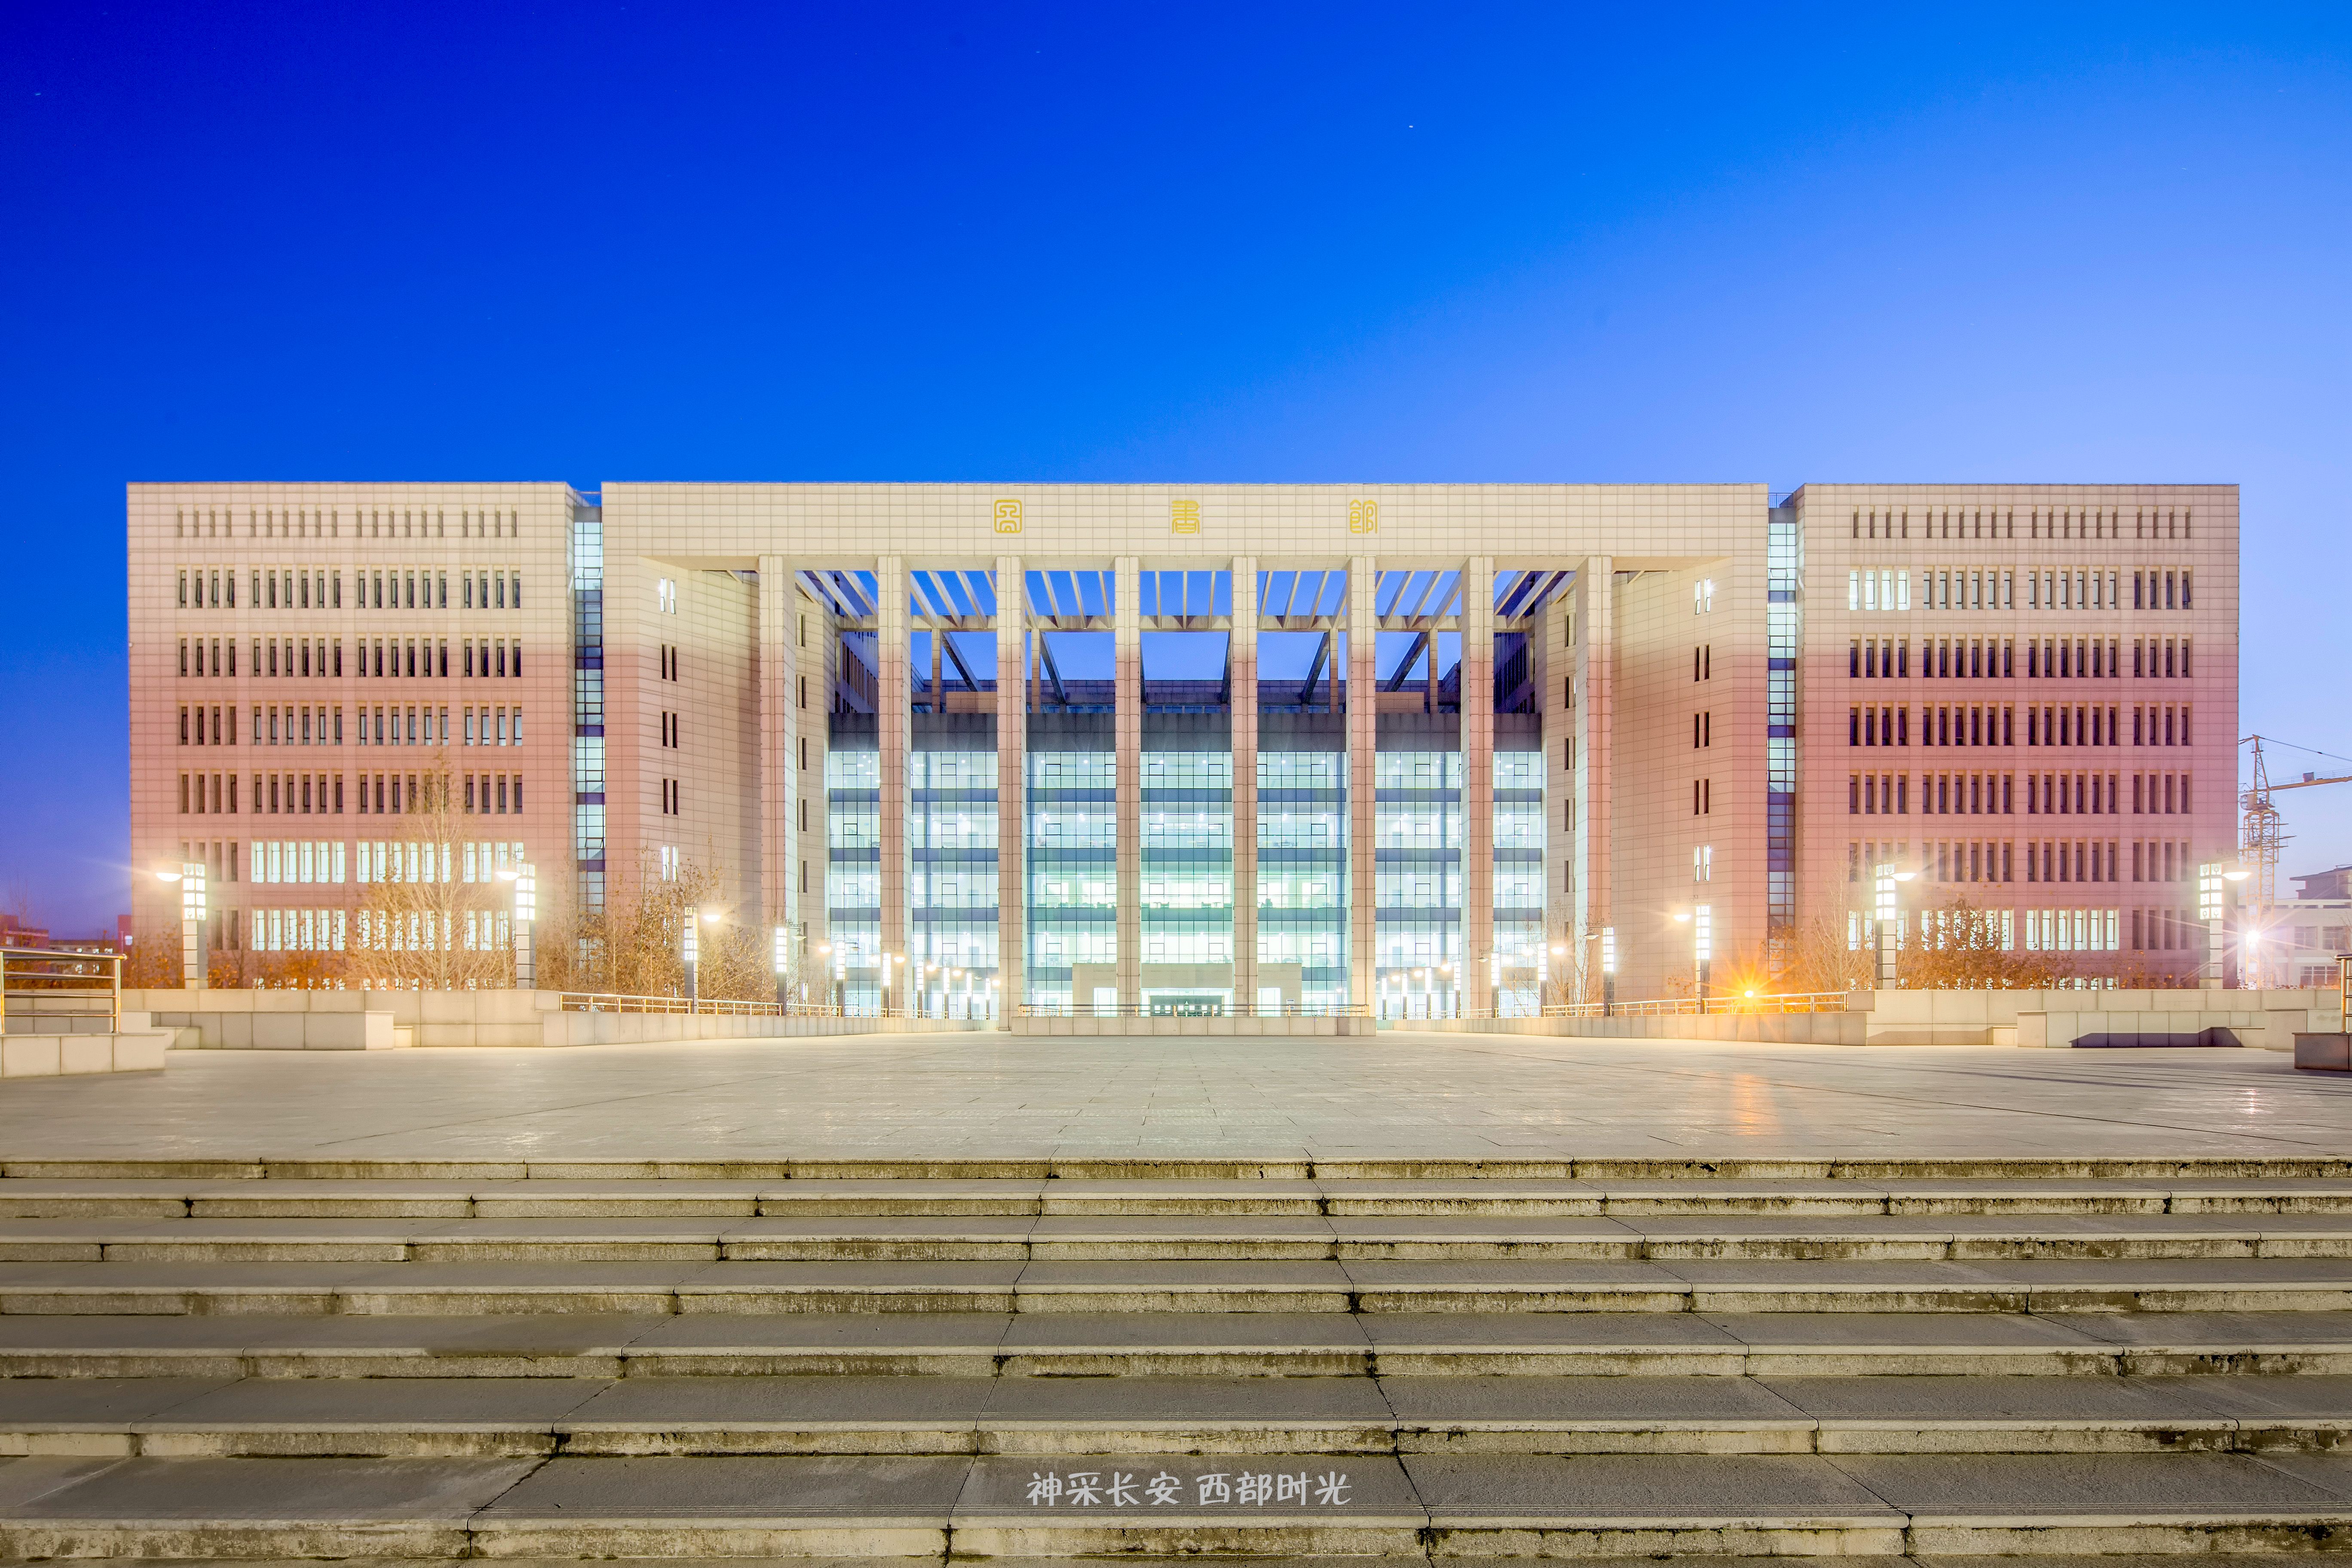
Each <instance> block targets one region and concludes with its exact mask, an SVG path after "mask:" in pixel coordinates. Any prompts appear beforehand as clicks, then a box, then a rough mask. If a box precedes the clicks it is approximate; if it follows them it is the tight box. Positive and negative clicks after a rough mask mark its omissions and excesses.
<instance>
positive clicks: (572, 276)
mask: <svg viewBox="0 0 2352 1568" xmlns="http://www.w3.org/2000/svg"><path fill="white" fill-rule="evenodd" d="M2347 258H2352V10H2347V8H2346V7H2344V6H2341V5H2312V6H2297V5H2210V6H2177V5H2116V6H2096V5H2046V4H2042V5H2023V6H2001V5H1969V6H1966V7H1961V6H1951V7H1948V8H1946V9H1943V10H1941V11H1937V10H1934V9H1930V8H1926V7H1917V6H1886V5H1870V6H1859V7H1853V8H1850V9H1839V8H1832V7H1829V6H1811V7H1789V8H1772V7H1768V6H1759V5H1738V6H1734V5H1715V6H1709V5H1683V6H1678V7H1650V6H1627V5H1609V6H1590V7H1581V8H1580V7H1575V6H1570V5H1546V6H1530V7H1526V8H1511V7H1506V6H1500V5H1445V6H1436V5H1432V6H1427V7H1423V8H1406V7H1391V6H1378V5H1370V6H1368V5H1331V6H1321V7H1314V6H1307V5H1279V4H1277V5H1263V4H1261V5H1251V6H1235V7H1232V8H1229V9H1222V10H1221V9H1214V8H1209V7H1202V6H1156V7H1143V6H1134V5H1093V6H1082V7H1081V6H1073V7H1068V8H1059V9H1057V8H1045V7H1022V6H1013V5H1003V6H990V7H985V8H979V7H975V8H949V7H924V6H914V5H837V6H829V7H827V6H808V5H799V6H786V5H761V6H744V7H740V8H730V7H723V6H715V5H695V6H687V5H675V6H673V5H614V4H610V3H608V0H565V3H562V4H547V5H500V4H496V3H482V0H473V3H468V4H466V5H430V4H402V5H372V4H351V3H339V4H335V5H308V4H306V5H282V6H280V5H257V4H240V5H210V6H164V5H113V6H110V7H100V6H99V5H92V4H74V5H56V4H39V3H34V0H19V3H17V4H14V5H9V6H7V7H6V8H5V10H4V11H0V300H5V306H0V472H4V473H5V480H6V485H5V495H6V497H7V498H8V499H7V500H6V502H5V512H0V541H5V545H6V554H5V575H4V576H0V580H5V583H6V584H7V589H8V591H7V593H6V596H5V605H6V607H5V612H0V617H5V618H0V690H5V693H6V697H7V711H8V723H7V725H6V731H5V742H0V904H5V902H6V901H9V900H14V899H19V898H21V899H22V900H26V902H28V903H29V904H30V906H31V909H32V910H33V911H34V912H35V913H37V914H38V915H41V916H43V917H46V918H47V919H48V920H50V921H55V922H57V923H58V925H59V927H60V928H79V927H90V926H96V925H98V924H100V923H101V922H104V921H108V920H110V917H111V916H112V915H113V914H114V913H115V912H116V911H117V910H121V909H122V908H124V907H126V904H125V899H126V890H125V889H126V887H127V877H128V872H127V869H126V868H125V866H124V864H123V862H124V858H125V856H126V853H127V847H126V843H125V838H126V831H127V826H126V825H127V819H128V817H127V806H126V787H125V769H126V744H125V739H124V734H123V713H124V700H123V683H124V658H123V646H124V641H125V638H126V636H127V633H128V628H127V627H126V626H125V624H124V609H123V592H122V576H123V543H122V487H123V485H124V483H125V482H126V481H130V480H139V479H289V480H290V479H570V480H572V481H573V482H575V483H578V484H582V485H593V484H594V483H595V482H597V481H600V480H604V479H999V480H1010V479H1033V480H1055V479H1092V480H1142V479H1181V480H1195V481H1212V480H1237V481H1256V480H1329V481H1348V480H1354V481H1366V480H1441V479H1443V480H1505V481H1525V480H1605V481H1635V480H1675V479H1682V480H1748V481H1762V482H1766V483H1769V484H1771V485H1773V486H1774V487H1776V488H1785V487H1788V486H1790V485H1794V484H1796V483H1798V482H1801V481H1803V480H1807V479H1813V480H1822V481H1830V480H1844V481H1862V480H1873V479H1889V480H1901V479H1914V480H2020V481H2025V480H2031V481H2045V480H2046V481H2063V480H2078V481H2089V480H2165V481H2235V482H2237V483H2239V484H2241V485H2242V486H2243V487H2244V493H2243V504H2244V552H2245V554H2244V564H2245V574H2246V592H2245V616H2244V626H2243V632H2244V639H2245V668H2244V676H2245V679H2244V689H2243V719H2242V727H2243V728H2244V729H2245V730H2248V731H2257V730H2258V731H2263V732H2265V733H2273V732H2274V733H2276V734H2278V735H2280V736H2283V737H2284V738H2286V739H2287V740H2290V741H2293V742H2299V743H2301V744H2304V745H2307V746H2315V747H2320V748H2324V749H2326V750H2327V751H2330V752H2340V753H2344V754H2346V755H2352V680H2347V660H2346V657H2345V652H2346V642H2345V631H2346V620H2345V617H2344V611H2343V605H2344V603H2345V598H2346V592H2347V584H2352V545H2347V540H2346V530H2345V526H2344V521H2345V520H2344V510H2345V498H2346V496H2347V493H2352V482H2347V481H2352V472H2347V468H2352V456H2347V420H2346V411H2347V382H2352V331H2347V300H2352V289H2347V282H2352V277H2348V276H2347V274H2352V260H2347ZM2311 767H2319V768H2322V769H2324V770H2326V771H2336V772H2352V766H2347V767H2336V766H2332V765H2331V764H2330V763H2328V762H2327V761H2326V759H2324V758H2315V757H2313V756H2310V755H2308V754H2305V753H2301V752H2282V753H2280V754H2279V755H2278V757H2277V759H2276V761H2275V762H2274V763H2273V771H2274V773H2275V772H2280V771H2284V772H2285V773H2289V774H2294V773H2300V772H2301V771H2302V770H2303V769H2305V768H2311ZM2282 803H2283V805H2284V806H2285V808H2286V811H2287V814H2288V820H2289V826H2290V828H2291V830H2293V831H2294V832H2295V833H2296V834H2298V836H2299V837H2298V840H2297V842H2295V843H2294V844H2293V845H2291V846H2290V847H2289V849H2288V851H2287V857H2286V862H2285V864H2284V867H2283V868H2282V869H2283V871H2284V872H2287V873H2293V872H2296V871H2305V870H2311V869H2315V868H2322V867H2326V866H2330V865H2334V864H2337V863H2339V862H2342V861H2346V860H2352V784H2347V785H2344V786H2340V787H2338V788H2336V789H2333V790H2313V791H2308V792H2302V793H2297V794H2294V795H2286V796H2283V797H2282Z"/></svg>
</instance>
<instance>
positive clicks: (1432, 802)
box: [1372, 752, 1462, 1018]
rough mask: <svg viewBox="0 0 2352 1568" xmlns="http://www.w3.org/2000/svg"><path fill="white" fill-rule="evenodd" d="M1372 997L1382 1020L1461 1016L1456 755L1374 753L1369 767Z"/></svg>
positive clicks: (1459, 820)
mask: <svg viewBox="0 0 2352 1568" xmlns="http://www.w3.org/2000/svg"><path fill="white" fill-rule="evenodd" d="M1372 776H1373V782H1374V794H1373V796H1372V831H1373V834H1374V847H1373V864H1374V872H1373V875H1374V876H1375V878H1376V879H1377V880H1378V883H1379V886H1378V887H1377V889H1375V896H1374V900H1373V921H1374V929H1375V931H1376V932H1377V935H1376V937H1375V941H1376V942H1377V943H1378V944H1379V948H1380V953H1379V959H1378V963H1376V965H1375V967H1374V968H1373V971H1372V987H1373V989H1372V996H1373V1001H1374V1003H1375V1005H1377V1007H1378V1008H1379V1010H1380V1011H1381V1012H1382V1013H1384V1014H1385V1015H1386V1016H1391V1017H1407V1018H1427V1017H1438V1016H1450V1015H1452V1014H1454V1013H1456V1012H1458V1011H1459V1010H1460V1005H1459V997H1460V994H1461V973H1462V970H1461V965H1462V753H1461V752H1381V753H1380V754H1379V757H1378V759H1377V760H1376V762H1375V763H1374V765H1373V775H1372Z"/></svg>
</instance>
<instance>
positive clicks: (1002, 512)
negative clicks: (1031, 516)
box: [996, 500, 1021, 533]
mask: <svg viewBox="0 0 2352 1568" xmlns="http://www.w3.org/2000/svg"><path fill="white" fill-rule="evenodd" d="M996 531H997V532H999V533H1018V532H1020V531H1021V503H1020V502H1019V501H1017V500H1001V501H998V502H997V503H996Z"/></svg>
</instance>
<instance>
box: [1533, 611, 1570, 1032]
mask: <svg viewBox="0 0 2352 1568" xmlns="http://www.w3.org/2000/svg"><path fill="white" fill-rule="evenodd" d="M1572 602H1573V595H1570V594H1558V595H1553V597H1552V599H1551V602H1550V603H1549V604H1547V605H1544V608H1543V614H1542V616H1540V617H1539V618H1538V621H1537V623H1536V624H1535V625H1533V626H1529V627H1528V665H1529V668H1530V670H1531V672H1532V677H1533V685H1534V689H1535V694H1536V713H1537V715H1538V722H1539V723H1541V725H1542V726H1543V755H1544V763H1543V781H1544V786H1543V803H1544V805H1543V809H1544V821H1543V838H1542V843H1543V846H1544V856H1543V910H1544V921H1543V951H1542V952H1538V954H1537V955H1536V973H1538V975H1540V976H1541V977H1542V979H1541V984H1539V985H1538V988H1537V989H1538V1001H1539V1003H1540V1004H1541V1005H1549V1004H1551V1003H1554V1002H1558V1001H1561V1000H1569V1001H1577V1002H1581V1001H1583V1000H1584V996H1583V994H1582V993H1581V992H1580V990H1579V989H1578V988H1577V985H1576V981H1577V978H1578V974H1579V970H1578V963H1579V960H1580V957H1581V950H1580V949H1578V948H1574V947H1571V946H1570V940H1571V937H1572V935H1573V931H1574V927H1575V923H1576V914H1575V900H1574V897H1573V894H1574V891H1575V889H1574V876H1573V871H1572V869H1571V867H1572V865H1573V861H1572V859H1571V858H1570V854H1569V846H1570V837H1569V826H1568V825H1569V823H1570V821H1572V820H1573V813H1574V812H1575V809H1576V778H1575V773H1574V772H1573V769H1572V763H1573V762H1574V760H1575V754H1576V741H1575V731H1574V729H1573V727H1572V725H1573V721H1574V719H1575V717H1576V713H1575V710H1574V709H1572V708H1570V706H1569V702H1568V692H1567V689H1566V687H1567V682H1568V680H1569V678H1570V668H1571V661H1570V657H1569V649H1568V637H1569V632H1570V628H1571V627H1572V626H1573V625H1574V616H1571V615H1570V605H1571V604H1572ZM1555 945H1558V946H1559V947H1560V948H1562V949H1565V950H1566V951H1564V952H1552V951H1551V950H1552V948H1553V947H1554V946H1555Z"/></svg>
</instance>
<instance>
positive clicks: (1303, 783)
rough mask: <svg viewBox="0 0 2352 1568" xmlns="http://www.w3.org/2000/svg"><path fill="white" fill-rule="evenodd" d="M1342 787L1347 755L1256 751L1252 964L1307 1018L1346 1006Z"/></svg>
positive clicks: (1345, 800)
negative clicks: (1285, 973)
mask: <svg viewBox="0 0 2352 1568" xmlns="http://www.w3.org/2000/svg"><path fill="white" fill-rule="evenodd" d="M1347 781H1348V754H1347V753H1346V752H1259V753H1258V758H1257V900H1258V912H1257V958H1258V962H1259V963H1296V964H1297V965H1298V966H1299V1005H1301V1006H1302V1007H1303V1008H1305V1009H1307V1010H1308V1011H1310V1012H1311V1011H1313V1010H1315V1009H1317V1008H1318V1007H1330V1006H1337V1005H1342V1004H1344V1003H1346V1001H1347V1000H1348V790H1347ZM1237 1000H1242V999H1239V998H1237Z"/></svg>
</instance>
